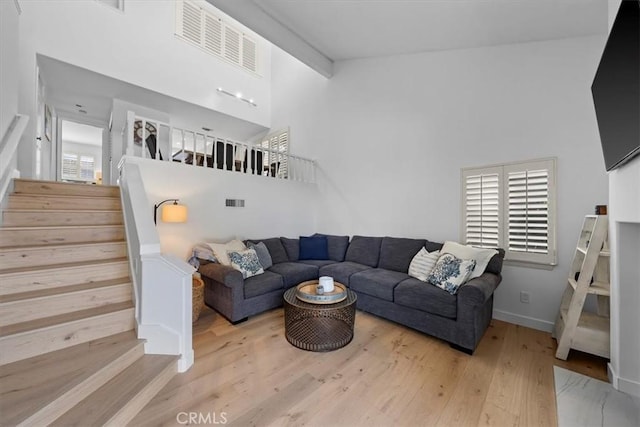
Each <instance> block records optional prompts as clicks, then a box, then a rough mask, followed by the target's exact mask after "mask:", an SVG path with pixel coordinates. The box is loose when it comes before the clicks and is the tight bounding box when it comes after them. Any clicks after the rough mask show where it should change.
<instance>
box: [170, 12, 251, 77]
mask: <svg viewBox="0 0 640 427" xmlns="http://www.w3.org/2000/svg"><path fill="white" fill-rule="evenodd" d="M175 33H176V35H177V36H178V37H180V38H181V39H183V40H186V41H189V42H191V43H193V44H195V45H196V46H198V47H200V48H201V49H203V50H204V51H205V52H207V53H209V54H212V55H215V56H217V57H219V58H222V59H225V60H226V61H228V62H231V63H233V64H235V65H238V66H240V67H242V68H244V69H245V70H248V71H251V72H252V73H256V74H257V73H259V71H258V43H257V41H256V40H254V39H253V38H252V37H251V36H250V35H248V34H245V33H243V32H242V31H241V30H240V29H239V28H236V27H234V26H232V25H229V24H227V23H225V22H224V21H223V20H222V19H221V18H219V17H218V16H216V14H215V9H214V8H213V7H212V6H207V4H206V3H203V4H202V6H201V4H198V3H195V2H192V1H189V0H179V1H177V2H176V30H175Z"/></svg>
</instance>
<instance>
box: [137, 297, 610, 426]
mask: <svg viewBox="0 0 640 427" xmlns="http://www.w3.org/2000/svg"><path fill="white" fill-rule="evenodd" d="M193 342H194V349H195V364H194V365H193V367H192V368H191V369H190V370H189V371H188V372H187V373H185V374H181V375H180V374H179V375H177V376H176V377H175V378H174V379H173V380H172V381H171V382H170V383H169V384H168V385H167V386H166V387H165V388H164V389H163V390H162V391H161V392H160V393H159V394H158V395H157V396H156V398H155V399H154V400H152V401H151V402H150V403H149V405H147V406H146V407H145V408H144V409H143V410H142V411H141V412H140V414H139V415H138V416H137V417H136V418H135V419H134V420H133V421H132V423H131V425H136V426H137V425H179V424H181V423H182V424H184V423H185V420H187V419H188V417H189V413H190V412H192V413H195V415H191V416H196V417H201V418H199V419H194V420H192V421H195V422H193V424H207V422H208V423H209V424H214V423H216V422H217V424H224V422H226V424H227V425H235V426H253V425H256V426H263V425H292V426H299V425H311V426H357V425H367V426H374V425H380V426H418V425H427V426H430V425H439V426H452V425H462V426H473V425H493V426H516V425H518V426H533V425H539V426H547V425H548V426H554V425H556V424H557V419H556V404H555V391H554V380H553V365H554V364H555V365H557V366H562V367H564V368H567V369H570V370H574V371H577V372H580V373H583V374H585V375H589V376H592V377H594V378H599V379H604V380H606V360H604V359H600V358H597V357H591V356H589V355H584V354H581V353H574V352H572V353H571V354H570V356H569V361H568V362H562V361H559V360H557V359H555V358H554V352H555V346H556V344H555V340H553V339H552V338H551V336H550V334H548V333H544V332H540V331H536V330H533V329H528V328H524V327H521V326H516V325H512V324H509V323H505V322H501V321H497V320H494V321H493V322H492V325H491V327H490V328H489V330H488V331H487V333H486V334H485V335H484V337H483V339H482V341H481V343H480V345H479V347H478V349H477V350H476V352H475V354H474V355H473V356H468V355H466V354H463V353H461V352H459V351H456V350H453V349H451V348H450V347H449V345H448V344H447V343H445V342H442V341H440V340H437V339H435V338H431V337H429V336H426V335H424V334H421V333H419V332H415V331H413V330H410V329H407V328H405V327H403V326H400V325H397V324H394V323H391V322H388V321H386V320H384V319H380V318H378V317H375V316H373V315H369V314H366V313H363V312H360V311H358V314H357V317H356V329H355V337H354V340H353V341H352V342H351V343H350V344H349V345H348V346H346V347H344V348H342V349H340V350H336V351H333V352H329V353H312V352H307V351H303V350H299V349H297V348H295V347H293V346H291V345H290V344H289V343H288V342H287V341H286V339H285V338H284V320H283V311H282V310H281V309H277V310H273V311H270V312H267V313H264V314H262V315H259V316H254V317H251V318H250V319H249V320H248V321H247V322H245V323H242V324H239V325H237V326H232V325H230V324H229V322H227V321H226V320H225V319H224V318H222V317H221V316H220V315H219V314H217V313H216V312H214V311H212V310H210V309H208V308H205V310H204V311H203V313H202V316H201V317H200V319H199V320H198V322H197V323H196V325H194V338H193ZM198 420H199V421H198Z"/></svg>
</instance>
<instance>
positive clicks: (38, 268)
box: [0, 257, 128, 278]
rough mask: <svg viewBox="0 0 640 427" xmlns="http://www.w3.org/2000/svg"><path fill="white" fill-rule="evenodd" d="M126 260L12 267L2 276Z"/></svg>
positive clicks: (110, 259)
mask: <svg viewBox="0 0 640 427" xmlns="http://www.w3.org/2000/svg"><path fill="white" fill-rule="evenodd" d="M124 261H128V258H127V257H118V258H107V259H98V260H93V261H79V262H66V263H60V264H52V265H38V266H34V267H18V268H10V269H7V270H2V271H1V272H0V278H1V277H2V276H3V275H10V274H18V273H36V272H41V271H44V270H58V269H64V268H74V267H86V266H89V265H102V264H109V263H121V262H124Z"/></svg>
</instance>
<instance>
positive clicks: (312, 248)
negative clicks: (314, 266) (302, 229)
mask: <svg viewBox="0 0 640 427" xmlns="http://www.w3.org/2000/svg"><path fill="white" fill-rule="evenodd" d="M299 259H303V260H304V259H329V246H328V244H327V237H326V236H311V237H303V236H300V256H299Z"/></svg>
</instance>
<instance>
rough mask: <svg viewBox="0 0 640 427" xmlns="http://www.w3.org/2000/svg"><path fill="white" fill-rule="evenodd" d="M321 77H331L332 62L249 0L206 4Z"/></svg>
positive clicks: (218, 0) (212, 1)
mask: <svg viewBox="0 0 640 427" xmlns="http://www.w3.org/2000/svg"><path fill="white" fill-rule="evenodd" d="M207 2H209V3H211V4H212V5H213V6H215V7H216V8H218V9H219V10H221V11H222V12H224V13H226V14H227V15H229V16H231V17H232V18H233V19H235V20H237V21H238V22H240V23H241V24H243V25H245V26H247V27H248V28H251V30H252V31H255V32H256V33H257V34H259V35H260V36H262V37H264V38H265V39H267V40H268V41H270V42H271V43H273V44H274V45H276V46H278V47H279V48H280V49H282V50H284V51H285V52H287V53H288V54H290V55H292V56H294V57H295V58H298V59H299V60H300V61H301V62H303V63H304V64H306V65H308V66H309V67H311V68H312V69H314V70H316V71H317V72H318V73H320V74H322V75H323V76H325V77H327V78H330V77H331V76H332V75H333V61H332V60H331V59H329V58H328V57H326V56H325V55H323V54H322V53H321V52H319V51H318V50H317V49H315V48H314V47H313V46H311V45H310V44H309V43H307V42H306V41H304V40H303V39H302V38H301V37H300V36H299V35H297V34H296V33H294V32H293V31H291V30H290V29H288V28H287V27H285V26H284V25H282V24H281V23H280V22H279V21H277V20H276V19H274V18H273V17H271V15H269V14H267V13H266V12H265V11H264V10H263V9H262V8H261V7H259V6H258V5H257V4H256V3H255V2H254V1H252V0H233V1H229V0H207Z"/></svg>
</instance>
